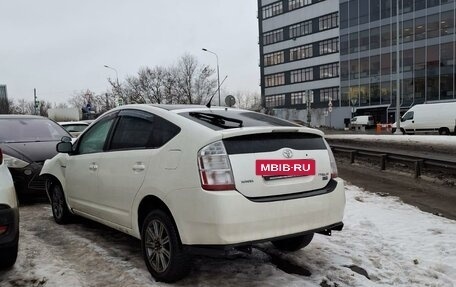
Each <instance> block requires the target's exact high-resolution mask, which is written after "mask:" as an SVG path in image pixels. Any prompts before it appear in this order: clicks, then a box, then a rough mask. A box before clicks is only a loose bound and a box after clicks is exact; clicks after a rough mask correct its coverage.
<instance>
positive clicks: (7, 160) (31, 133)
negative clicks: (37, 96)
mask: <svg viewBox="0 0 456 287" xmlns="http://www.w3.org/2000/svg"><path fill="white" fill-rule="evenodd" d="M63 136H70V134H69V133H68V132H67V131H65V129H63V128H62V127H61V126H59V125H58V124H57V123H55V122H53V121H52V120H50V119H47V118H44V117H40V116H29V115H0V148H1V149H2V150H3V161H4V164H5V165H6V166H7V167H8V168H9V170H10V172H11V175H12V176H13V180H14V185H15V188H16V191H17V193H18V196H19V198H20V199H21V197H24V198H25V196H28V195H30V194H42V195H44V194H45V181H44V179H42V178H40V177H39V174H40V171H41V168H42V166H43V163H44V161H45V160H46V159H49V158H52V157H53V156H55V155H56V154H57V150H56V145H57V143H59V142H60V139H61V138H62V137H63Z"/></svg>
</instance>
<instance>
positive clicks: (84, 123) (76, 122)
mask: <svg viewBox="0 0 456 287" xmlns="http://www.w3.org/2000/svg"><path fill="white" fill-rule="evenodd" d="M58 124H59V125H85V126H88V125H90V123H88V122H81V121H74V122H58Z"/></svg>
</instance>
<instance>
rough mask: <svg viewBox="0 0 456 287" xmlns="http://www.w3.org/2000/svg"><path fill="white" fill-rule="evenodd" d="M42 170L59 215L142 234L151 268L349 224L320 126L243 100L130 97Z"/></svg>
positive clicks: (185, 266) (304, 241)
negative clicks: (192, 102) (226, 104)
mask: <svg viewBox="0 0 456 287" xmlns="http://www.w3.org/2000/svg"><path fill="white" fill-rule="evenodd" d="M57 149H58V151H59V152H61V154H59V155H57V156H55V157H54V158H52V159H50V160H47V161H46V162H45V164H44V166H43V170H42V175H44V176H46V177H47V178H48V181H47V184H46V190H47V193H48V196H49V198H50V201H51V206H52V213H53V216H54V219H55V221H56V222H57V223H59V224H63V223H66V222H68V220H69V218H70V216H71V215H72V214H76V215H80V216H84V217H87V218H89V219H92V220H96V221H98V222H101V223H103V224H105V225H108V226H110V227H112V228H115V229H118V230H120V231H122V232H125V233H127V234H130V235H133V236H135V237H137V238H139V239H141V241H142V251H143V256H144V259H145V262H146V266H147V268H148V269H149V271H150V273H151V274H152V276H153V277H155V278H156V279H157V280H159V281H165V282H173V281H176V280H179V279H180V278H182V277H184V276H185V275H186V274H187V273H188V272H189V269H190V256H189V255H190V254H191V253H195V252H196V253H198V252H202V251H206V252H221V253H223V252H224V251H230V250H233V249H234V248H241V249H242V248H243V247H244V250H245V248H247V249H248V248H249V247H250V246H251V245H252V244H253V243H254V242H264V241H271V242H272V243H273V244H274V245H275V246H276V247H277V248H278V249H282V250H286V251H296V250H298V249H301V248H303V247H304V246H306V245H308V244H309V243H310V242H311V241H312V238H313V236H314V233H323V234H327V235H329V234H330V232H331V230H341V229H342V227H343V224H342V219H343V213H344V207H345V193H344V183H343V180H342V179H340V178H338V177H337V167H336V162H335V160H334V157H333V154H332V152H331V149H330V148H329V146H328V145H327V143H326V141H325V139H324V137H323V133H322V132H320V131H318V130H314V129H310V128H306V127H302V126H299V125H297V124H294V123H292V122H289V121H285V120H281V119H278V118H275V117H270V116H267V115H264V114H260V113H255V112H251V111H246V110H239V109H232V108H223V107H213V108H207V107H206V106H188V105H186V106H172V105H127V106H122V107H118V108H116V109H113V110H111V111H109V112H107V113H105V114H104V115H103V116H102V117H100V118H99V119H97V120H96V121H95V122H94V123H92V125H91V126H90V127H89V128H88V129H87V130H85V131H84V132H83V133H82V134H81V135H80V136H79V137H78V139H77V140H76V142H75V143H74V144H72V142H71V139H70V138H66V139H65V140H64V141H62V142H61V143H59V144H58V145H57Z"/></svg>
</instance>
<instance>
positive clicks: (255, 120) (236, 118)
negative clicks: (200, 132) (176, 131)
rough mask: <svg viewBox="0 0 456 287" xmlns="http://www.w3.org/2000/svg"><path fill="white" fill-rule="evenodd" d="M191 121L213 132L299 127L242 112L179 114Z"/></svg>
mask: <svg viewBox="0 0 456 287" xmlns="http://www.w3.org/2000/svg"><path fill="white" fill-rule="evenodd" d="M180 115H181V116H184V117H186V118H188V119H190V120H192V121H195V122H197V123H199V124H202V125H204V126H206V127H208V128H211V129H213V130H223V129H232V128H241V127H263V126H277V127H299V126H300V125H298V124H294V123H292V122H288V121H285V120H282V119H279V118H276V117H271V116H268V115H265V114H260V113H255V112H249V111H242V110H210V111H209V110H201V111H192V112H184V113H180Z"/></svg>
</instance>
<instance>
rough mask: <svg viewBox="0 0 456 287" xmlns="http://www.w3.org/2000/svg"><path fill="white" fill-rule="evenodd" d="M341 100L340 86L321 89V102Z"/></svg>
mask: <svg viewBox="0 0 456 287" xmlns="http://www.w3.org/2000/svg"><path fill="white" fill-rule="evenodd" d="M330 100H331V101H339V88H337V87H335V88H328V89H321V90H320V102H322V103H324V102H329V101H330Z"/></svg>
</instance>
